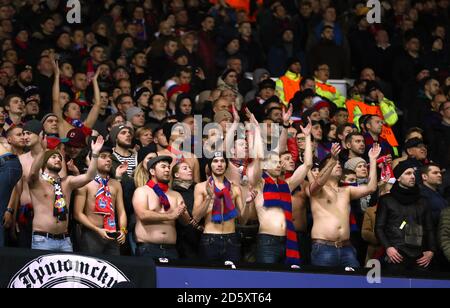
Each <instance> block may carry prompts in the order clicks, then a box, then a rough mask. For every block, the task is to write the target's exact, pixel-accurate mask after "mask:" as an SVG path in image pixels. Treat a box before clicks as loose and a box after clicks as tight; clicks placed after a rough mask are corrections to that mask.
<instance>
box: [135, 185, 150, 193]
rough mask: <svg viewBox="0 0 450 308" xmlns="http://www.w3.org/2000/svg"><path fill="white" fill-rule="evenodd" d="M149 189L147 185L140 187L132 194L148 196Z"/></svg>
mask: <svg viewBox="0 0 450 308" xmlns="http://www.w3.org/2000/svg"><path fill="white" fill-rule="evenodd" d="M150 190H151V189H150V187H148V186H147V185H145V186H142V187H138V188H136V190H135V191H134V194H135V195H136V194H146V195H147V194H149V193H150Z"/></svg>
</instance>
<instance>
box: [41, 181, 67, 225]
mask: <svg viewBox="0 0 450 308" xmlns="http://www.w3.org/2000/svg"><path fill="white" fill-rule="evenodd" d="M42 178H43V179H44V180H45V181H46V182H47V183H50V184H51V185H52V186H53V188H54V189H55V201H54V204H53V216H54V217H56V222H57V223H59V222H60V221H66V220H67V215H68V213H69V211H68V208H67V203H66V199H65V198H64V194H63V191H62V187H61V179H60V178H58V179H54V178H52V177H51V176H50V175H49V174H47V173H45V172H43V173H42Z"/></svg>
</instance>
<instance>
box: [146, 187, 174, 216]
mask: <svg viewBox="0 0 450 308" xmlns="http://www.w3.org/2000/svg"><path fill="white" fill-rule="evenodd" d="M147 186H148V187H150V188H151V189H153V191H154V192H155V194H156V195H157V196H158V197H159V203H160V205H161V206H162V207H163V208H164V211H166V212H168V211H169V210H170V202H169V198H167V195H166V192H167V191H168V190H169V185H167V184H163V183H155V182H153V181H152V180H150V181H148V183H147Z"/></svg>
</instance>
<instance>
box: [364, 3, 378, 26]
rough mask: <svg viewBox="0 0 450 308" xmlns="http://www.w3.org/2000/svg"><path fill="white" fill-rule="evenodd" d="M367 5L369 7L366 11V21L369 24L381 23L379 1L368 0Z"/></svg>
mask: <svg viewBox="0 0 450 308" xmlns="http://www.w3.org/2000/svg"><path fill="white" fill-rule="evenodd" d="M367 7H368V8H371V9H370V11H369V12H368V13H367V22H368V23H369V24H381V2H380V1H379V0H369V1H367Z"/></svg>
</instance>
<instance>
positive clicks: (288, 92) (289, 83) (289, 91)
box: [280, 75, 301, 104]
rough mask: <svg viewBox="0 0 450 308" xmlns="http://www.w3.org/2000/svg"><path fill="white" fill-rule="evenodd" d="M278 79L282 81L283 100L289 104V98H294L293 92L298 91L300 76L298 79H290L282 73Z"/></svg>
mask: <svg viewBox="0 0 450 308" xmlns="http://www.w3.org/2000/svg"><path fill="white" fill-rule="evenodd" d="M280 80H281V82H282V83H283V90H284V101H285V102H286V103H288V104H289V102H290V101H291V99H293V98H294V96H295V93H297V92H298V91H300V82H301V78H300V80H292V79H290V78H288V77H287V76H286V75H284V76H283V77H281V78H280Z"/></svg>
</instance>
